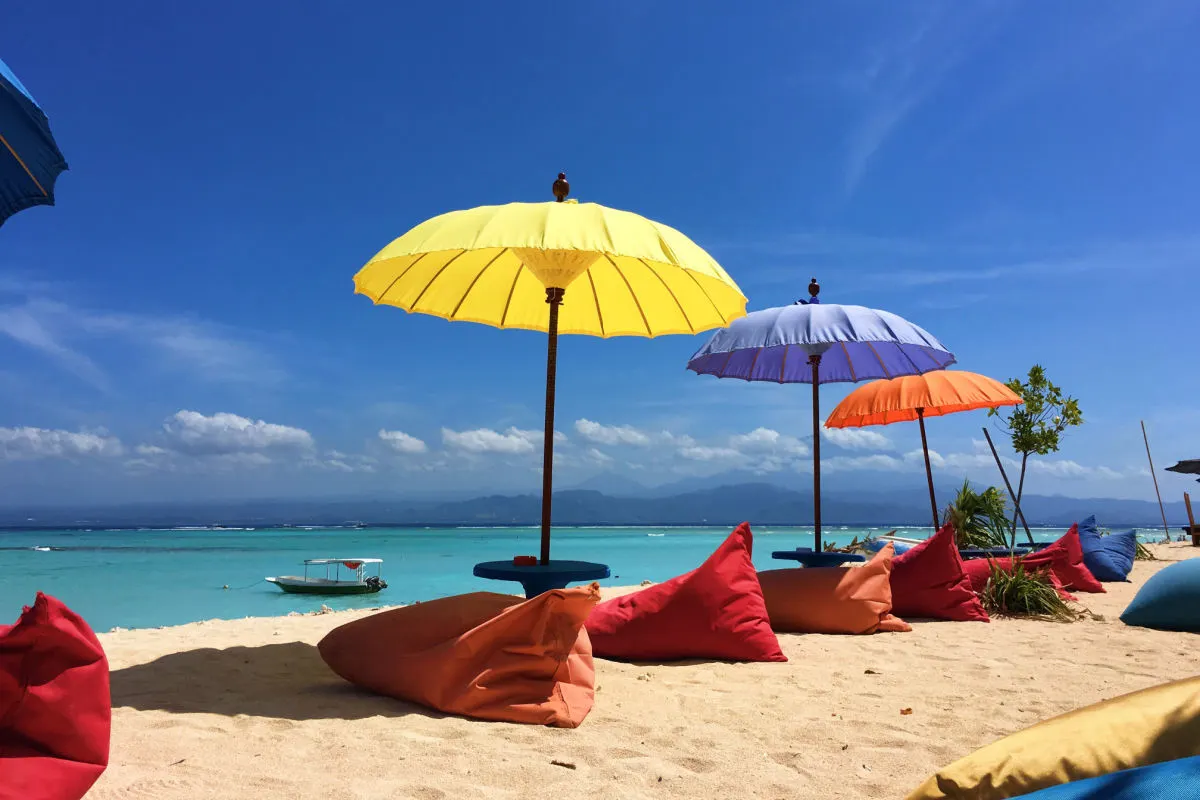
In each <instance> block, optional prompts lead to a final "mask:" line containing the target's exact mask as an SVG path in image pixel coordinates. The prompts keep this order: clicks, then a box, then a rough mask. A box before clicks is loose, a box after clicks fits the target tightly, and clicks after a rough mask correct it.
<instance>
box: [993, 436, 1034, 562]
mask: <svg viewBox="0 0 1200 800" xmlns="http://www.w3.org/2000/svg"><path fill="white" fill-rule="evenodd" d="M983 435H984V436H985V437H986V438H987V443H988V447H990V448H992V458H994V459H996V466H997V467H999V468H1000V477H1001V478H1004V486H1005V488H1007V489H1008V496H1009V497H1011V498H1012V501H1013V508H1015V509H1016V515H1017V516H1018V517H1020V518H1021V525H1022V526H1023V527H1024V528H1025V535H1026V536H1027V537H1028V538H1029V543H1030V544H1033V533H1032V532H1031V531H1030V530H1029V523H1028V522H1026V521H1025V512H1024V511H1022V510H1021V504H1020V503H1018V502H1017V493H1016V492H1014V491H1013V488H1012V484H1011V483H1009V480H1008V473H1007V472H1005V471H1004V465H1003V464H1001V463H1000V454H999V453H997V452H996V445H994V444H992V435H991V434H990V433H988V429H987V428H984V429H983ZM1016 544H1017V531H1016V528H1014V529H1013V546H1016Z"/></svg>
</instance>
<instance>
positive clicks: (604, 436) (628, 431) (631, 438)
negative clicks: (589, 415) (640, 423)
mask: <svg viewBox="0 0 1200 800" xmlns="http://www.w3.org/2000/svg"><path fill="white" fill-rule="evenodd" d="M575 431H576V433H578V434H579V435H580V436H582V437H583V438H584V439H587V440H588V441H589V442H595V443H596V444H607V445H616V444H630V445H637V446H640V447H644V446H646V445H648V444H650V438H651V437H650V436H649V435H648V434H646V433H644V432H643V431H640V430H638V429H637V428H634V427H632V426H629V425H602V424H601V423H599V422H593V421H592V420H590V419H577V420H575Z"/></svg>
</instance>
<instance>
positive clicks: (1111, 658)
mask: <svg viewBox="0 0 1200 800" xmlns="http://www.w3.org/2000/svg"><path fill="white" fill-rule="evenodd" d="M1156 551H1157V553H1158V555H1159V557H1160V558H1165V559H1170V560H1179V559H1182V558H1190V557H1198V556H1200V549H1197V548H1192V547H1187V546H1184V545H1170V546H1158V547H1157V548H1156ZM1162 566H1165V563H1164V562H1158V563H1153V562H1138V563H1137V564H1136V565H1135V567H1134V573H1133V576H1132V577H1133V583H1132V584H1108V585H1107V586H1108V589H1109V592H1108V593H1107V594H1103V595H1081V598H1082V600H1083V601H1084V604H1085V605H1086V606H1087V607H1089V608H1090V609H1091V610H1092V611H1094V612H1096V613H1097V614H1100V615H1103V616H1104V619H1103V620H1095V619H1088V620H1085V621H1082V622H1078V623H1073V624H1059V623H1050V622H1037V621H1014V620H997V621H994V622H992V623H991V624H990V625H984V624H980V623H956V622H930V623H918V624H915V625H914V626H913V628H914V630H913V632H912V633H896V634H878V635H874V636H817V635H806V636H796V635H782V636H780V641H781V643H782V645H783V650H784V652H785V653H786V654H787V656H788V658H789V659H790V661H789V663H787V664H722V663H705V664H685V665H661V666H645V665H641V666H638V665H631V664H620V663H615V662H610V661H598V662H597V681H598V684H599V686H598V687H597V689H598V691H597V695H596V705H595V707H594V708H593V710H592V712H591V714H590V715H589V716H588V718H587V719H586V720H585V721H584V723H583V726H582V727H580V728H579V729H577V730H559V729H553V728H539V727H532V726H525V725H510V724H503V723H486V722H476V721H471V720H465V719H458V718H454V717H443V716H441V715H439V714H435V713H431V712H427V711H425V710H422V709H420V708H417V707H414V706H410V705H407V704H405V703H401V702H398V701H394V700H390V699H387V698H382V697H377V696H373V695H370V694H366V693H364V692H360V691H358V690H356V689H355V688H353V687H351V686H349V685H348V684H346V683H344V682H343V681H342V680H341V679H339V678H338V677H336V676H335V675H333V674H332V673H331V672H329V670H328V669H327V668H326V667H325V665H324V664H323V662H322V661H321V659H320V657H319V656H318V654H317V651H316V649H315V648H314V647H313V645H315V644H316V642H317V641H319V640H320V639H321V637H322V636H323V635H324V634H325V633H326V632H327V631H328V630H330V629H331V628H333V627H336V626H337V625H340V624H342V623H343V622H346V621H347V620H350V619H353V618H356V617H359V616H362V615H363V614H364V613H368V612H344V613H337V614H325V615H310V616H297V617H280V618H268V619H246V620H236V621H228V622H223V621H214V622H199V623H194V624H191V625H183V626H180V627H175V628H165V629H159V630H137V631H116V632H113V633H109V634H104V635H102V636H101V637H100V639H101V641H102V642H103V644H104V647H105V649H106V651H107V652H108V656H109V659H110V661H111V665H112V670H113V677H112V693H113V706H114V711H113V739H112V759H111V765H110V766H109V768H108V771H107V772H106V773H105V775H104V776H103V777H102V778H101V779H100V781H99V783H98V784H97V785H96V787H95V788H94V789H93V791H92V793H91V794H90V795H89V797H94V798H97V800H102V799H103V798H143V797H144V798H153V800H173V799H175V798H179V800H184V799H186V800H201V799H202V798H203V799H204V800H209V799H216V798H243V797H245V798H266V799H268V800H271V799H273V798H287V799H288V800H298V799H300V798H321V799H322V800H351V799H352V798H353V799H354V800H359V799H360V798H389V799H390V798H443V797H447V798H449V797H453V798H513V800H517V799H518V798H520V799H521V800H527V799H528V798H534V797H571V796H575V797H582V796H591V797H599V798H614V799H615V798H643V797H645V798H650V797H653V798H662V797H680V798H702V797H703V798H743V797H747V798H748V797H755V798H789V800H790V799H791V798H826V797H846V798H865V797H883V798H895V797H902V796H903V795H904V794H905V793H906V792H907V791H909V790H910V789H912V788H913V787H915V786H916V785H917V784H918V783H919V782H920V781H921V780H922V779H923V778H924V777H925V776H926V775H927V774H928V773H929V772H931V771H933V770H934V769H935V768H937V767H938V766H940V765H942V764H945V763H947V762H949V761H952V760H953V759H955V758H957V757H959V756H961V755H964V754H966V753H968V752H970V751H971V750H973V749H975V748H976V747H979V746H980V745H983V744H986V743H987V742H990V741H992V740H994V739H996V738H998V737H1000V736H1003V735H1005V734H1008V733H1011V732H1013V731H1016V730H1018V729H1020V728H1023V727H1026V726H1028V725H1031V724H1033V723H1034V722H1037V721H1038V720H1041V719H1045V718H1047V717H1050V716H1054V715H1056V714H1059V713H1061V712H1064V711H1067V710H1069V709H1072V708H1077V707H1079V706H1084V705H1087V704H1089V703H1093V702H1096V701H1098V700H1101V699H1104V698H1108V697H1114V696H1116V695H1119V694H1124V693H1126V692H1130V691H1134V690H1136V689H1141V688H1145V687H1148V686H1152V685H1155V684H1158V683H1162V682H1165V681H1168V680H1172V679H1176V678H1181V677H1187V676H1191V675H1195V674H1197V673H1200V648H1197V644H1198V643H1200V639H1198V637H1197V636H1196V635H1194V634H1177V633H1163V632H1157V631H1149V630H1144V629H1138V628H1129V627H1126V626H1125V625H1124V624H1123V623H1121V622H1120V621H1119V620H1118V619H1117V615H1118V614H1119V613H1120V612H1121V610H1122V609H1124V607H1125V605H1126V604H1127V603H1128V601H1129V600H1130V598H1132V597H1133V594H1134V592H1135V591H1136V589H1137V587H1138V586H1140V585H1141V584H1142V583H1144V582H1145V580H1146V578H1147V577H1148V576H1149V575H1150V574H1152V573H1153V572H1154V571H1155V570H1157V569H1160V568H1161V567H1162ZM608 593H609V594H612V593H613V590H609V592H608ZM906 708H911V709H912V713H911V714H910V715H903V714H901V710H902V709H906ZM553 761H559V762H564V763H568V764H572V765H574V769H571V768H567V767H562V766H555V765H554V764H552V763H551V762H553ZM585 793H586V794H585Z"/></svg>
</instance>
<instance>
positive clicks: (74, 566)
mask: <svg viewBox="0 0 1200 800" xmlns="http://www.w3.org/2000/svg"><path fill="white" fill-rule="evenodd" d="M888 530H890V528H848V527H839V526H830V527H827V528H826V529H825V531H824V534H825V539H826V541H833V542H836V543H838V544H847V543H849V542H850V541H851V539H853V538H854V537H855V536H857V537H858V538H860V539H862V538H863V537H865V536H867V535H870V534H875V535H878V534H881V533H886V532H887V531H888ZM1062 531H1063V529H1049V528H1048V529H1044V530H1042V531H1037V532H1035V536H1037V538H1039V539H1042V540H1046V539H1052V538H1055V537H1057V536H1058V535H1060V534H1061V533H1062ZM930 533H931V529H929V528H919V527H909V528H900V529H898V530H897V534H896V535H898V536H904V537H908V538H913V539H923V538H926V537H928V536H929V535H930ZM1147 533H1148V534H1149V533H1150V532H1149V531H1147ZM728 535H729V528H715V527H713V528H645V527H637V528H635V527H629V528H611V527H605V528H582V527H581V528H566V527H564V528H555V529H554V538H553V551H552V552H553V556H554V557H555V558H564V559H581V560H586V561H599V562H602V563H605V564H608V565H609V568H610V569H611V571H612V578H610V579H608V580H606V581H603V582H602V583H604V584H607V585H612V586H618V585H625V586H628V585H633V584H637V583H640V582H641V581H643V580H650V581H662V580H666V579H668V578H671V577H674V576H675V575H678V574H680V573H683V572H686V571H688V570H690V569H693V568H694V567H696V566H698V565H699V564H700V563H701V562H702V561H704V559H705V558H707V557H708V555H709V554H710V553H712V551H713V550H714V549H715V548H716V547H717V545H719V544H720V543H721V542H722V541H723V540H724V539H725V537H726V536H728ZM797 546H807V547H811V546H812V529H811V528H786V527H764V528H755V529H754V562H755V564H756V565H757V566H758V568H759V569H772V568H779V567H785V566H788V565H789V564H790V563H791V562H785V561H773V560H772V558H771V551H772V550H788V549H793V548H795V547H797ZM537 551H538V531H537V529H536V528H434V529H422V528H416V529H414V528H307V529H301V528H263V529H250V528H243V529H230V528H205V529H195V528H191V529H170V530H36V531H4V532H0V624H8V623H9V622H11V621H13V620H15V619H16V618H17V616H18V615H19V614H20V612H21V608H22V606H24V605H28V604H30V603H32V602H33V599H34V597H35V596H36V594H37V592H38V591H43V592H45V593H47V594H50V595H54V596H55V597H57V598H59V599H60V600H62V601H63V602H65V603H66V604H67V605H68V606H70V607H71V608H72V609H74V610H75V611H77V612H78V613H79V614H81V615H82V616H83V617H84V619H86V620H87V621H88V623H89V624H90V625H91V626H92V627H93V628H94V629H95V630H97V631H106V630H109V629H111V628H113V627H122V628H146V627H157V626H162V625H178V624H182V623H186V622H194V621H196V620H202V619H237V618H241V617H264V616H278V615H284V614H288V613H289V612H292V611H297V612H307V611H314V610H317V609H319V608H320V607H321V605H322V604H325V605H328V606H330V607H332V608H335V609H345V608H372V607H376V606H380V605H394V604H398V603H411V602H412V601H414V600H430V599H433V598H435V597H444V596H446V595H451V594H458V593H461V592H471V591H499V592H512V593H516V592H519V591H520V587H519V586H518V585H517V584H515V583H501V582H496V581H489V580H484V579H481V578H476V577H474V576H472V575H471V568H472V566H473V565H474V564H475V563H476V562H478V561H489V560H498V559H511V558H512V557H513V556H515V555H532V554H536V553H537ZM306 558H382V559H383V560H384V564H383V577H384V580H386V581H387V582H388V588H387V589H385V590H384V591H383V592H381V593H379V594H374V595H358V596H349V597H312V596H304V595H294V594H285V593H283V592H281V591H280V590H279V589H277V588H276V587H274V586H272V585H271V584H269V583H266V582H265V581H263V580H262V579H263V578H264V577H266V576H268V575H295V574H302V571H303V566H302V562H303V561H304V559H306ZM318 574H323V572H322V573H318ZM224 586H229V587H230V588H229V589H225V588H223V587H224Z"/></svg>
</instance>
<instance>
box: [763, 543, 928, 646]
mask: <svg viewBox="0 0 1200 800" xmlns="http://www.w3.org/2000/svg"><path fill="white" fill-rule="evenodd" d="M894 553H895V548H894V547H892V545H891V544H889V545H887V547H884V548H883V549H882V550H880V551H879V552H878V553H876V554H875V557H874V558H872V559H871V560H870V561H868V562H867V563H866V564H864V565H862V566H861V567H805V568H801V569H772V570H767V571H766V572H760V573H758V581H759V584H761V585H762V592H763V599H765V600H766V601H767V613H768V614H769V615H770V617H771V627H772V628H774V629H775V630H776V631H779V632H780V633H875V632H876V631H911V630H912V626H910V625H909V624H908V623H907V622H905V621H904V620H902V619H900V618H898V617H894V616H892V614H891V611H892V587H891V582H890V580H891V572H892V556H893V555H894Z"/></svg>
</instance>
